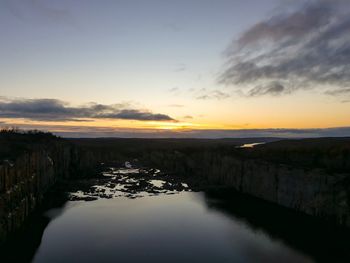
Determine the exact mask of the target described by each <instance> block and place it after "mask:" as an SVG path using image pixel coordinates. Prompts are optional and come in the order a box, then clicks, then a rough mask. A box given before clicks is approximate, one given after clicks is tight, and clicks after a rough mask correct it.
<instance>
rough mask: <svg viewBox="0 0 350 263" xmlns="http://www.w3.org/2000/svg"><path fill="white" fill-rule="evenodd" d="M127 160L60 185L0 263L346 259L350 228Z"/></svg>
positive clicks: (348, 258)
mask: <svg viewBox="0 0 350 263" xmlns="http://www.w3.org/2000/svg"><path fill="white" fill-rule="evenodd" d="M128 166H129V167H128ZM128 166H126V167H123V168H113V167H109V168H108V169H106V171H105V172H104V173H103V175H104V177H102V178H95V179H89V180H83V181H76V182H73V183H72V185H71V186H65V187H67V188H65V189H66V190H67V191H69V192H70V197H69V200H70V201H67V200H65V201H64V202H63V204H62V203H59V205H53V204H51V205H50V206H49V208H48V209H46V210H44V211H42V213H40V214H38V215H37V216H36V217H35V218H34V220H32V222H31V223H30V224H29V227H28V228H27V231H26V232H25V233H23V235H22V236H20V237H19V238H18V239H15V240H14V241H13V242H10V244H9V245H8V246H7V247H6V248H3V249H2V250H1V249H0V255H1V256H0V261H1V262H36V263H41V262H45V263H46V262H50V263H51V262H53V263H55V262H65V263H69V262H154V263H156V262H259V263H260V262H301V263H303V262H350V252H349V249H348V245H347V244H349V243H350V234H349V232H348V231H343V230H341V231H340V230H338V229H335V228H334V227H333V226H331V225H328V224H324V223H323V222H321V221H318V220H315V219H314V218H311V217H306V216H302V215H299V214H296V213H294V212H292V211H290V210H287V209H283V208H280V207H278V206H275V205H272V204H269V203H266V202H263V201H260V200H256V199H254V198H250V197H246V196H242V195H239V194H235V193H233V192H232V190H230V189H226V190H225V189H212V190H208V191H205V192H192V191H191V189H190V187H189V186H188V185H187V184H186V183H185V182H182V181H181V180H182V179H179V178H176V177H172V176H169V175H167V174H164V173H162V172H161V171H159V170H157V169H139V168H135V167H132V166H131V164H130V163H129V164H128ZM52 195H53V196H54V197H55V198H53V199H54V200H55V199H57V198H56V194H55V193H52ZM47 199H48V200H50V198H49V197H47ZM58 199H59V200H60V198H58Z"/></svg>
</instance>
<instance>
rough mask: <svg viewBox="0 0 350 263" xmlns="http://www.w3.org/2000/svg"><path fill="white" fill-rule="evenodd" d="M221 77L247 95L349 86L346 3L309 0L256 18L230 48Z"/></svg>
mask: <svg viewBox="0 0 350 263" xmlns="http://www.w3.org/2000/svg"><path fill="white" fill-rule="evenodd" d="M226 55H227V65H226V68H225V70H224V71H223V73H222V74H221V76H220V77H219V82H220V83H222V84H226V85H231V86H232V87H233V88H235V89H237V90H239V91H241V92H242V93H243V94H245V95H248V96H260V95H279V94H287V93H292V92H294V91H296V90H298V89H312V88H320V89H331V91H329V92H327V94H330V95H333V94H332V92H333V91H332V89H334V92H335V93H337V90H343V91H345V90H344V88H347V87H349V85H350V74H349V72H350V5H349V3H348V1H345V0H334V1H333V0H332V1H331V0H311V1H304V2H303V3H302V4H301V5H300V4H299V5H298V6H297V7H295V6H293V8H286V10H285V11H283V12H280V13H278V14H275V15H273V16H272V17H269V18H267V19H265V20H264V21H261V22H259V23H257V24H256V25H254V26H252V27H251V28H249V29H248V30H247V31H245V32H243V34H242V35H241V36H240V37H239V38H238V39H236V40H235V41H234V42H233V43H232V45H231V46H230V47H229V48H228V50H227V52H226Z"/></svg>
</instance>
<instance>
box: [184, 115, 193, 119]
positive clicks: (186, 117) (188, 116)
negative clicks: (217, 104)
mask: <svg viewBox="0 0 350 263" xmlns="http://www.w3.org/2000/svg"><path fill="white" fill-rule="evenodd" d="M183 118H184V119H193V117H192V116H191V115H186V116H184V117H183Z"/></svg>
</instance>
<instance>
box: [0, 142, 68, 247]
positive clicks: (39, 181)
mask: <svg viewBox="0 0 350 263" xmlns="http://www.w3.org/2000/svg"><path fill="white" fill-rule="evenodd" d="M71 160H72V158H71V148H70V147H68V146H67V145H62V144H56V145H54V147H51V149H50V150H48V149H38V150H35V151H33V152H29V153H25V154H23V155H21V156H19V157H18V158H17V159H16V160H14V161H8V160H4V161H2V164H1V165H0V241H1V240H5V239H6V237H7V235H8V234H9V233H11V232H13V231H15V230H17V229H19V228H20V227H21V226H22V225H23V222H24V221H25V219H26V218H27V217H28V215H29V214H30V213H31V212H32V211H33V210H34V209H35V208H36V207H37V206H38V204H40V203H41V201H42V198H43V195H44V193H45V192H46V191H47V190H48V188H49V187H51V186H52V185H53V184H54V183H55V182H56V181H57V180H59V178H64V177H68V176H69V171H70V167H71Z"/></svg>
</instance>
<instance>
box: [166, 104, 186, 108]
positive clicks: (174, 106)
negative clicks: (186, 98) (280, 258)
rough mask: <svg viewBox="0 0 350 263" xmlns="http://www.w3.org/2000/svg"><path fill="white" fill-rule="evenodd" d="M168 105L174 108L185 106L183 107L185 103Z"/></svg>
mask: <svg viewBox="0 0 350 263" xmlns="http://www.w3.org/2000/svg"><path fill="white" fill-rule="evenodd" d="M168 107H172V108H183V107H185V105H182V104H170V105H168Z"/></svg>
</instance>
